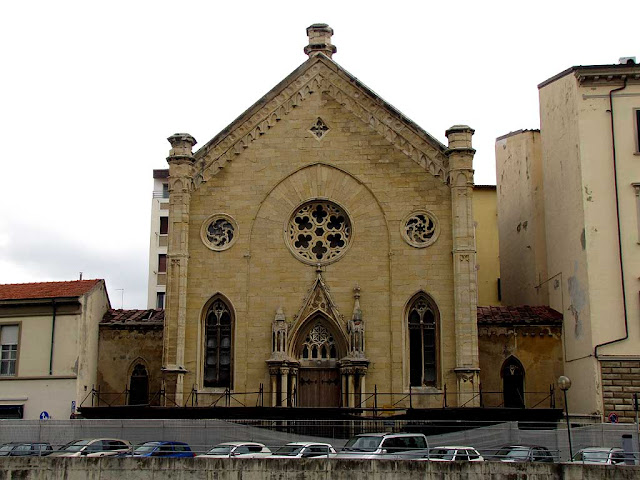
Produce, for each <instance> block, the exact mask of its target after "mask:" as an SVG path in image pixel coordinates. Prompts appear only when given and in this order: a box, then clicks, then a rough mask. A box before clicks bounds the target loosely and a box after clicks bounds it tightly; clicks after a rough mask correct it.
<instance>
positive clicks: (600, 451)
mask: <svg viewBox="0 0 640 480" xmlns="http://www.w3.org/2000/svg"><path fill="white" fill-rule="evenodd" d="M625 458H626V457H625V453H624V450H622V449H621V448H607V447H589V448H583V449H582V450H580V451H579V452H578V453H576V454H575V455H574V456H573V458H572V459H571V461H572V462H576V463H584V464H589V465H620V464H624V463H625ZM634 460H635V458H634Z"/></svg>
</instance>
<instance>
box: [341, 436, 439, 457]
mask: <svg viewBox="0 0 640 480" xmlns="http://www.w3.org/2000/svg"><path fill="white" fill-rule="evenodd" d="M428 454H429V443H428V442H427V437H425V436H424V435H423V434H421V433H363V434H361V435H357V436H355V437H353V438H351V439H349V441H348V442H347V443H346V444H345V446H344V447H343V448H342V450H340V452H339V453H338V454H337V457H338V458H363V459H371V458H393V459H403V458H404V459H411V458H424V457H426V456H427V455H428Z"/></svg>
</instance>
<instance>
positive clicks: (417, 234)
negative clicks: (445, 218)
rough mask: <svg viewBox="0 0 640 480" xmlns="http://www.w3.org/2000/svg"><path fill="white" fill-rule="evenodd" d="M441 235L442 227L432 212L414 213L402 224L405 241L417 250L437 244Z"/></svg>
mask: <svg viewBox="0 0 640 480" xmlns="http://www.w3.org/2000/svg"><path fill="white" fill-rule="evenodd" d="M439 234H440V225H439V224H438V221H437V220H436V218H435V216H434V215H433V214H431V213H430V212H426V211H421V212H414V213H412V214H410V215H409V216H407V217H406V218H405V220H404V222H402V236H403V238H404V239H405V241H406V242H407V243H408V244H409V245H411V246H413V247H417V248H422V247H426V246H428V245H431V244H432V243H433V242H435V241H436V240H437V238H438V235H439Z"/></svg>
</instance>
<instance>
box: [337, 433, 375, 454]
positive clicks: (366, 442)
mask: <svg viewBox="0 0 640 480" xmlns="http://www.w3.org/2000/svg"><path fill="white" fill-rule="evenodd" d="M381 442H382V437H374V436H363V437H355V438H352V439H350V440H349V441H348V442H347V443H346V444H345V446H344V448H343V450H345V451H354V452H375V451H376V450H377V449H378V447H380V443H381Z"/></svg>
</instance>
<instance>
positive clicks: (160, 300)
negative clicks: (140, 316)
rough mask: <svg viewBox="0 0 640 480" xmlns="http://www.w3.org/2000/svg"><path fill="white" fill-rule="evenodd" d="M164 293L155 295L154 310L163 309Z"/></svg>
mask: <svg viewBox="0 0 640 480" xmlns="http://www.w3.org/2000/svg"><path fill="white" fill-rule="evenodd" d="M164 296H165V293H164V292H158V293H157V294H156V308H164Z"/></svg>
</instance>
